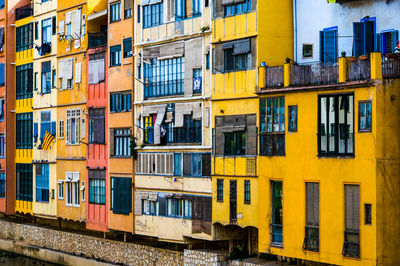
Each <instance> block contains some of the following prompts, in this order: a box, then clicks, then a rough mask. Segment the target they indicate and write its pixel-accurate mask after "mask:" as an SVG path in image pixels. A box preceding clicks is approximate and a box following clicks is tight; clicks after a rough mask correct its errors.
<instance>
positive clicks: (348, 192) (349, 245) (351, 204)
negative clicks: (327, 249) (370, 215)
mask: <svg viewBox="0 0 400 266" xmlns="http://www.w3.org/2000/svg"><path fill="white" fill-rule="evenodd" d="M344 191H345V225H346V229H345V231H344V243H343V250H342V254H343V256H346V257H353V258H359V257H360V187H359V186H358V185H345V186H344Z"/></svg>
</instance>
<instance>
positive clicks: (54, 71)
mask: <svg viewBox="0 0 400 266" xmlns="http://www.w3.org/2000/svg"><path fill="white" fill-rule="evenodd" d="M51 73H52V74H51V76H52V78H51V79H52V80H51V86H52V87H53V88H56V87H57V75H56V70H55V69H53V70H52V71H51Z"/></svg>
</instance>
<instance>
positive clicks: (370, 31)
mask: <svg viewBox="0 0 400 266" xmlns="http://www.w3.org/2000/svg"><path fill="white" fill-rule="evenodd" d="M373 51H375V21H373V20H367V21H364V54H370V53H372V52H373Z"/></svg>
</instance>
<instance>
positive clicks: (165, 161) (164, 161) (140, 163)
mask: <svg viewBox="0 0 400 266" xmlns="http://www.w3.org/2000/svg"><path fill="white" fill-rule="evenodd" d="M173 155H174V154H173V153H139V154H138V157H137V159H136V165H135V172H136V174H156V175H172V174H173V173H174V171H178V170H179V171H181V170H180V169H178V168H177V167H174V161H173V160H174V156H173ZM175 155H179V156H180V155H181V154H180V153H175ZM175 157H176V156H175ZM179 160H180V157H179ZM179 163H180V162H179ZM179 166H180V164H179ZM179 176H180V174H179Z"/></svg>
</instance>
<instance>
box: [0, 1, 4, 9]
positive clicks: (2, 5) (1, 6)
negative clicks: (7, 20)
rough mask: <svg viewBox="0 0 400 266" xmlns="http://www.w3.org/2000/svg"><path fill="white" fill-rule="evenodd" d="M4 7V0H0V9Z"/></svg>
mask: <svg viewBox="0 0 400 266" xmlns="http://www.w3.org/2000/svg"><path fill="white" fill-rule="evenodd" d="M3 8H4V0H0V9H3Z"/></svg>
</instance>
